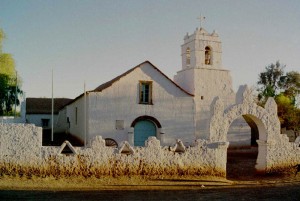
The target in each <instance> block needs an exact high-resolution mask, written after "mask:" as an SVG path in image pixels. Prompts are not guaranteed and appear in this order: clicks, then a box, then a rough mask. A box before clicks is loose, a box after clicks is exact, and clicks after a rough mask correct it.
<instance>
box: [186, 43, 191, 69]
mask: <svg viewBox="0 0 300 201" xmlns="http://www.w3.org/2000/svg"><path fill="white" fill-rule="evenodd" d="M185 55H186V65H187V66H189V65H190V64H191V50H190V48H189V47H188V48H186V52H185Z"/></svg>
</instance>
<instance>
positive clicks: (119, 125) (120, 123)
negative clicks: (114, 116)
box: [116, 120, 124, 130]
mask: <svg viewBox="0 0 300 201" xmlns="http://www.w3.org/2000/svg"><path fill="white" fill-rule="evenodd" d="M116 129H117V130H124V120H116Z"/></svg>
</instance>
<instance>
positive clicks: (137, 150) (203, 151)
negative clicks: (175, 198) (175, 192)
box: [0, 124, 228, 178]
mask: <svg viewBox="0 0 300 201" xmlns="http://www.w3.org/2000/svg"><path fill="white" fill-rule="evenodd" d="M66 144H67V146H69V145H70V144H69V143H66ZM66 144H65V143H64V144H63V146H66ZM177 145H178V146H181V147H180V148H181V150H182V151H183V152H182V153H177V152H176V150H177V149H176V147H177ZM227 146H228V143H227V144H226V143H209V142H208V141H206V140H197V141H196V142H195V143H194V145H193V147H189V148H186V147H184V145H182V144H181V143H180V141H179V142H178V144H176V145H175V147H174V148H169V147H162V146H161V145H160V141H159V140H157V139H156V138H155V137H150V138H149V139H148V140H147V141H146V146H145V147H131V146H130V145H129V144H128V142H123V143H121V147H120V148H119V149H114V148H110V147H106V146H105V141H104V140H103V139H102V137H101V136H96V137H95V138H94V139H93V140H92V142H91V146H90V147H86V148H84V147H73V146H72V145H70V148H71V149H72V150H73V151H74V152H73V154H68V155H65V154H61V151H62V149H63V148H64V147H60V146H56V147H55V146H48V147H42V129H41V128H40V127H35V126H34V125H30V124H25V125H24V124H0V167H1V171H2V174H8V175H16V174H20V175H27V176H32V175H36V176H42V177H45V176H55V177H62V176H86V177H89V176H96V177H98V178H100V177H102V176H114V177H117V176H128V175H143V176H164V177H165V176H175V177H176V176H200V175H215V176H221V177H224V176H225V174H226V149H227ZM126 149H130V150H131V151H132V152H131V153H130V154H129V155H128V154H123V153H122V152H123V151H124V150H126Z"/></svg>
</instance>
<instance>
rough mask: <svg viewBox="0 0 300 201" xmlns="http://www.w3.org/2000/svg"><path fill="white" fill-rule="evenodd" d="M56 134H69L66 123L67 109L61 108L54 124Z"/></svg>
mask: <svg viewBox="0 0 300 201" xmlns="http://www.w3.org/2000/svg"><path fill="white" fill-rule="evenodd" d="M54 128H55V131H56V132H67V133H69V124H68V122H67V108H66V107H65V108H63V109H62V110H60V111H59V113H58V115H57V119H56V121H55V124H54Z"/></svg>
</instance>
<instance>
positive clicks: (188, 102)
mask: <svg viewBox="0 0 300 201" xmlns="http://www.w3.org/2000/svg"><path fill="white" fill-rule="evenodd" d="M139 81H152V82H153V83H152V85H153V86H152V89H153V92H152V100H153V104H152V105H145V104H139ZM88 97H89V98H88V102H89V110H88V116H89V119H88V128H89V130H88V134H89V137H90V138H91V137H94V136H97V135H101V136H103V138H113V139H115V140H117V141H118V142H121V141H124V140H128V139H129V137H128V133H129V132H132V130H133V128H131V124H132V122H133V121H134V120H135V119H136V118H138V117H140V116H145V115H146V116H151V117H154V118H155V119H157V121H159V123H160V124H161V127H162V128H161V129H157V130H158V132H157V136H156V137H157V138H159V139H163V138H164V140H163V142H162V144H164V143H165V144H174V143H175V140H176V139H177V138H180V139H182V141H183V142H184V143H191V142H193V141H194V140H195V136H194V132H195V131H194V102H193V97H192V96H191V95H189V94H187V93H186V92H184V91H183V90H181V89H180V88H179V87H177V86H176V85H175V84H174V83H173V82H171V81H170V80H169V79H167V78H166V77H165V76H164V75H163V74H161V73H160V72H159V71H158V70H157V69H155V68H153V67H152V66H151V64H149V63H144V64H143V65H142V66H141V67H139V68H136V69H135V70H134V71H132V72H131V73H129V74H127V75H126V76H124V77H121V78H120V79H119V80H118V81H116V82H114V83H113V84H112V86H110V87H108V88H106V89H104V90H103V91H101V92H90V93H89V95H88ZM80 101H81V102H82V99H80ZM76 104H77V105H78V106H79V104H80V103H79V102H78V103H76ZM72 107H73V108H74V106H73V105H72ZM116 120H123V121H124V129H121V130H117V129H116ZM71 127H72V125H71ZM72 129H73V130H71V131H75V130H74V128H73V127H72ZM76 131H79V130H76ZM161 133H165V134H161Z"/></svg>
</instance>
